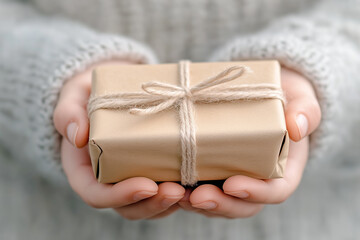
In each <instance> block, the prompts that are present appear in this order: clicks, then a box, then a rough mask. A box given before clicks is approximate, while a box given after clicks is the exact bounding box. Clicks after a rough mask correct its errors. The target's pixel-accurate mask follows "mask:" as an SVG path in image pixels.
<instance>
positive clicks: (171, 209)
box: [149, 204, 180, 219]
mask: <svg viewBox="0 0 360 240" xmlns="http://www.w3.org/2000/svg"><path fill="white" fill-rule="evenodd" d="M179 208H180V206H179V205H177V204H175V205H172V206H171V207H169V208H168V209H167V210H166V211H164V212H161V213H159V214H157V215H155V216H152V217H150V218H149V219H159V218H164V217H167V216H169V215H171V214H173V213H174V212H176V211H177V210H179Z"/></svg>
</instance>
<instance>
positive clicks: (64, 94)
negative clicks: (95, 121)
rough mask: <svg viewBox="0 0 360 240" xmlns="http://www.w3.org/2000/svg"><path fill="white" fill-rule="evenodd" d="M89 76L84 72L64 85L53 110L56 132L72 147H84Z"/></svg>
mask: <svg viewBox="0 0 360 240" xmlns="http://www.w3.org/2000/svg"><path fill="white" fill-rule="evenodd" d="M90 88H91V76H90V75H89V73H87V72H86V74H85V73H84V74H83V75H79V76H78V77H77V78H76V79H72V80H71V81H69V82H68V83H67V84H65V85H64V86H63V88H62V91H61V93H60V97H59V101H58V104H57V106H56V108H55V110H54V125H55V128H56V129H57V131H58V132H59V133H60V134H61V135H62V136H64V137H66V138H67V139H68V141H69V142H71V143H72V144H73V145H74V146H77V147H78V148H81V147H83V146H85V145H86V143H87V141H88V133H89V121H88V116H87V110H86V105H87V101H88V99H89V96H90Z"/></svg>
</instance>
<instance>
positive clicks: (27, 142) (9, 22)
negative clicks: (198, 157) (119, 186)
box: [0, 0, 360, 239]
mask: <svg viewBox="0 0 360 240" xmlns="http://www.w3.org/2000/svg"><path fill="white" fill-rule="evenodd" d="M115 57H116V58H123V59H129V60H131V59H134V60H138V61H140V62H143V63H163V62H177V61H178V60H180V59H190V60H192V61H231V60H248V59H278V60H279V61H280V62H281V64H283V65H284V66H287V67H290V68H292V69H295V70H297V71H299V72H300V73H302V74H303V75H304V76H306V77H307V78H308V79H309V80H310V81H311V82H312V84H313V86H314V88H315V90H316V94H317V97H318V99H319V101H320V105H321V109H322V114H323V118H322V122H321V124H320V127H319V128H318V129H317V130H316V132H314V133H313V134H312V135H311V148H310V153H311V155H310V163H309V164H310V165H312V166H310V167H311V169H312V170H310V172H311V171H315V172H316V171H318V173H319V174H313V175H311V174H309V175H310V176H308V177H309V178H310V180H304V181H310V182H311V181H318V179H317V178H316V176H319V175H320V172H324V169H326V171H327V173H330V174H326V177H329V178H336V176H337V175H338V176H342V177H343V176H344V175H346V176H352V174H353V175H354V176H355V175H356V176H358V171H359V169H360V164H359V161H358V158H359V156H360V143H359V139H360V130H359V128H358V127H357V125H358V124H359V123H360V109H359V104H360V97H359V96H360V94H359V92H360V67H359V66H360V2H359V1H356V0H344V1H336V0H334V1H311V0H272V1H268V0H249V1H248V0H221V1H216V0H196V1H191V0H183V1H169V0H148V1H142V0H132V1H131V0H106V1H105V0H103V1H101V0H87V1H85V0H77V1H74V0H62V1H58V0H29V1H26V0H23V1H20V0H19V1H16V0H0V145H1V146H2V147H3V148H4V149H5V151H6V152H7V155H8V156H9V157H8V158H9V159H11V161H10V162H11V164H15V165H16V164H17V165H18V166H22V167H24V168H26V169H28V171H32V172H35V173H37V174H38V175H39V176H41V177H42V178H43V179H46V181H48V182H49V184H51V186H53V187H54V188H57V189H59V191H60V190H61V191H66V190H65V189H67V190H68V189H69V188H70V187H69V186H68V184H67V181H66V178H65V176H64V174H63V172H62V169H61V164H60V154H59V147H60V136H59V134H58V133H57V132H56V130H55V128H54V126H53V124H52V114H53V110H54V107H55V105H56V102H57V99H58V94H59V92H60V90H61V87H62V85H63V84H64V82H65V81H66V80H68V79H69V78H71V77H72V76H74V75H75V74H76V73H78V72H81V71H82V70H84V69H85V68H86V67H87V66H89V65H91V64H92V63H96V62H99V61H103V60H107V59H111V58H115ZM15 165H14V166H15ZM311 176H312V180H311ZM305 177H306V176H305ZM0 190H1V189H0ZM305 191H306V190H305ZM315 192H316V191H315ZM315 192H312V193H310V192H309V193H308V194H313V193H315ZM0 194H1V192H0ZM43 194H46V193H43ZM357 196H358V195H357ZM73 201H75V200H73ZM38 207H39V208H40V207H41V206H38ZM291 209H294V208H290V207H288V209H287V211H288V212H289V214H290V215H291V212H290V211H291ZM86 210H87V211H89V212H90V210H89V209H86ZM313 210H314V209H313ZM104 212H107V211H104ZM264 212H265V213H262V215H261V216H262V218H263V219H268V220H269V219H271V214H270V213H269V212H266V211H264ZM272 214H273V213H272ZM299 214H300V213H299ZM100 215H101V214H100ZM109 217H110V216H109ZM111 217H114V216H111ZM277 217H281V216H277ZM69 218H70V217H69ZM119 218H120V217H119ZM190 218H191V219H200V218H199V217H198V216H194V215H192V214H190V215H189V214H183V213H178V214H175V216H172V217H170V219H173V221H172V223H174V224H175V223H176V224H185V222H186V221H188V220H187V219H190ZM259 218H260V217H258V219H259ZM174 219H176V221H175V220H174ZM201 219H202V220H201V221H200V220H199V221H200V222H199V221H198V223H194V224H195V226H193V227H194V228H195V229H197V230H194V229H192V230H191V231H193V232H194V234H195V232H197V233H200V232H201V227H200V226H202V225H201V224H203V225H204V224H205V225H207V223H206V222H209V223H211V224H213V225H214V227H216V226H217V221H219V222H218V223H219V224H218V226H219V231H220V226H222V227H221V228H225V229H227V230H229V229H230V228H232V227H234V228H236V225H234V224H233V223H232V224H231V225H226V224H225V223H224V222H222V221H223V220H209V219H205V218H204V219H205V220H204V219H203V218H201ZM357 220H359V219H358V218H357ZM122 221H125V222H126V220H122ZM194 221H195V220H194ZM170 222H171V221H170ZM155 223H156V224H159V226H160V227H158V228H156V227H154V229H156V230H154V231H152V230H151V229H150V230H149V229H147V231H148V232H147V234H148V236H151V237H152V238H154V239H159V238H160V236H161V237H163V239H168V238H170V235H172V233H171V232H169V230H168V229H167V230H166V229H164V231H165V230H166V231H167V233H166V234H165V233H161V229H163V228H162V227H161V226H163V227H164V228H169V222H166V221H163V222H162V221H159V222H155ZM241 223H242V222H240V223H239V224H240V225H241ZM144 224H145V223H144V222H139V224H133V225H131V226H132V227H133V229H142V227H143V226H144ZM151 224H153V223H151ZM196 224H198V226H196ZM145 225H146V224H145ZM270 225H271V224H270ZM226 226H228V227H226ZM231 226H232V227H231ZM251 226H252V225H251ZM254 226H255V225H253V226H252V227H254ZM189 227H191V225H189ZM252 227H248V228H247V229H248V230H246V231H249V232H248V233H246V231H245V230H244V231H245V232H244V236H248V237H252V236H255V235H253V234H251V233H250V232H252V231H253V230H254V228H252ZM159 229H160V230H159ZM354 229H355V228H354ZM108 231H111V230H108ZM124 231H126V230H124ZM129 231H131V229H130V230H129ZM166 231H165V232H166ZM184 231H185V232H186V231H187V230H184ZM254 231H257V230H256V229H255V230H254ZM284 231H286V230H284ZM354 231H355V230H354ZM265 233H266V234H269V232H266V231H265ZM270 233H271V231H270ZM124 234H125V233H124ZM78 236H85V235H78ZM86 236H87V235H86ZM118 236H119V235H118ZM124 236H130V235H124ZM136 236H141V235H136ZM166 236H167V237H166ZM219 236H220V235H219ZM219 236H218V238H214V239H220V237H219ZM224 236H225V235H224ZM226 236H228V238H226V239H233V238H235V236H232V237H231V236H230V235H226ZM183 237H184V239H185V238H188V237H193V238H195V237H196V238H198V239H205V238H207V239H210V238H211V237H214V236H213V235H208V234H200V235H199V234H195V235H191V236H189V235H187V236H186V235H184V236H183ZM120 238H121V237H120ZM145 239H146V238H145ZM161 239H162V238H161ZM177 239H181V237H180V235H179V238H177ZM224 239H225V238H224ZM274 239H276V238H274ZM278 239H279V238H278ZM291 239H295V238H291ZM304 239H306V238H304ZM307 239H308V238H307ZM349 239H351V238H349Z"/></svg>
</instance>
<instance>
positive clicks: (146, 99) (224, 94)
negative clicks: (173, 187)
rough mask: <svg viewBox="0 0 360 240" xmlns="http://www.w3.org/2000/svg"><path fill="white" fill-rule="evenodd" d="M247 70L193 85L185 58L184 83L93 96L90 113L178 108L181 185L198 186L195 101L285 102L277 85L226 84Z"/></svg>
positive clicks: (234, 69)
mask: <svg viewBox="0 0 360 240" xmlns="http://www.w3.org/2000/svg"><path fill="white" fill-rule="evenodd" d="M245 72H251V69H250V68H249V67H247V66H237V65H235V66H231V67H228V68H226V69H225V70H223V71H221V72H220V73H218V74H217V75H215V76H213V77H210V78H208V79H205V80H203V81H202V82H200V83H198V84H196V85H194V86H192V87H190V61H188V60H183V61H180V62H179V81H180V86H177V85H174V84H169V83H165V82H156V81H155V82H146V83H143V84H142V86H141V87H142V89H143V92H129V93H111V94H105V95H101V96H91V97H90V99H89V102H88V114H89V116H90V115H91V114H92V113H93V112H94V111H96V110H98V109H129V112H130V113H131V114H137V115H147V114H155V113H158V112H160V111H163V110H166V109H169V108H171V107H178V112H179V119H180V142H181V156H182V162H181V184H182V185H184V186H194V185H195V184H196V183H197V179H198V176H197V172H196V151H197V147H196V126H195V118H194V115H195V111H194V103H216V102H232V101H239V100H242V101H244V100H263V99H279V100H281V102H282V104H283V105H285V97H284V95H283V92H282V89H281V88H280V87H278V86H277V85H276V84H271V83H259V84H240V85H235V86H228V85H222V84H223V83H226V82H230V81H233V80H235V79H237V78H239V77H240V76H242V75H243V74H244V73H245Z"/></svg>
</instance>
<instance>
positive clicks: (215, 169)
mask: <svg viewBox="0 0 360 240" xmlns="http://www.w3.org/2000/svg"><path fill="white" fill-rule="evenodd" d="M234 65H242V66H247V67H249V68H250V69H251V70H252V72H246V73H244V74H243V75H242V76H240V77H239V78H238V79H235V80H234V81H232V82H230V83H224V84H229V85H240V84H252V83H253V84H254V83H274V84H277V85H279V86H281V85H280V84H281V82H280V65H279V63H278V62H277V61H246V62H215V63H214V62H211V63H191V65H190V79H191V80H190V81H191V85H194V84H196V83H198V82H201V81H203V80H205V79H208V78H209V77H212V76H214V75H217V74H218V73H219V72H221V71H223V70H224V69H226V68H228V67H231V66H234ZM150 81H159V82H167V83H170V84H176V85H179V83H178V81H179V80H178V64H157V65H124V66H104V67H99V68H97V69H96V70H95V71H94V72H93V80H92V94H94V95H95V96H99V95H103V94H111V93H118V92H141V91H142V89H141V84H142V83H145V82H150ZM195 122H196V138H197V159H196V162H197V166H196V169H197V173H198V180H199V181H200V180H201V181H204V180H222V179H226V178H228V177H230V176H233V175H246V176H250V177H254V178H259V179H271V178H280V177H282V176H283V174H284V169H285V164H286V159H287V154H288V147H289V137H288V133H287V130H286V124H285V116H284V109H283V105H282V103H281V101H280V100H278V99H269V100H250V101H235V102H221V103H195ZM179 128H180V127H179V120H178V110H177V109H176V108H171V109H168V110H165V111H162V112H159V113H156V114H153V115H133V114H130V113H129V112H128V110H107V109H99V110H96V111H95V112H94V113H93V114H92V115H91V116H90V136H89V151H90V157H91V162H92V167H93V171H94V174H95V176H96V178H97V179H98V182H100V183H115V182H119V181H122V180H124V179H127V178H131V177H138V176H142V177H147V178H150V179H152V180H154V181H180V179H181V176H180V167H181V149H180V148H181V147H180V133H179Z"/></svg>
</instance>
